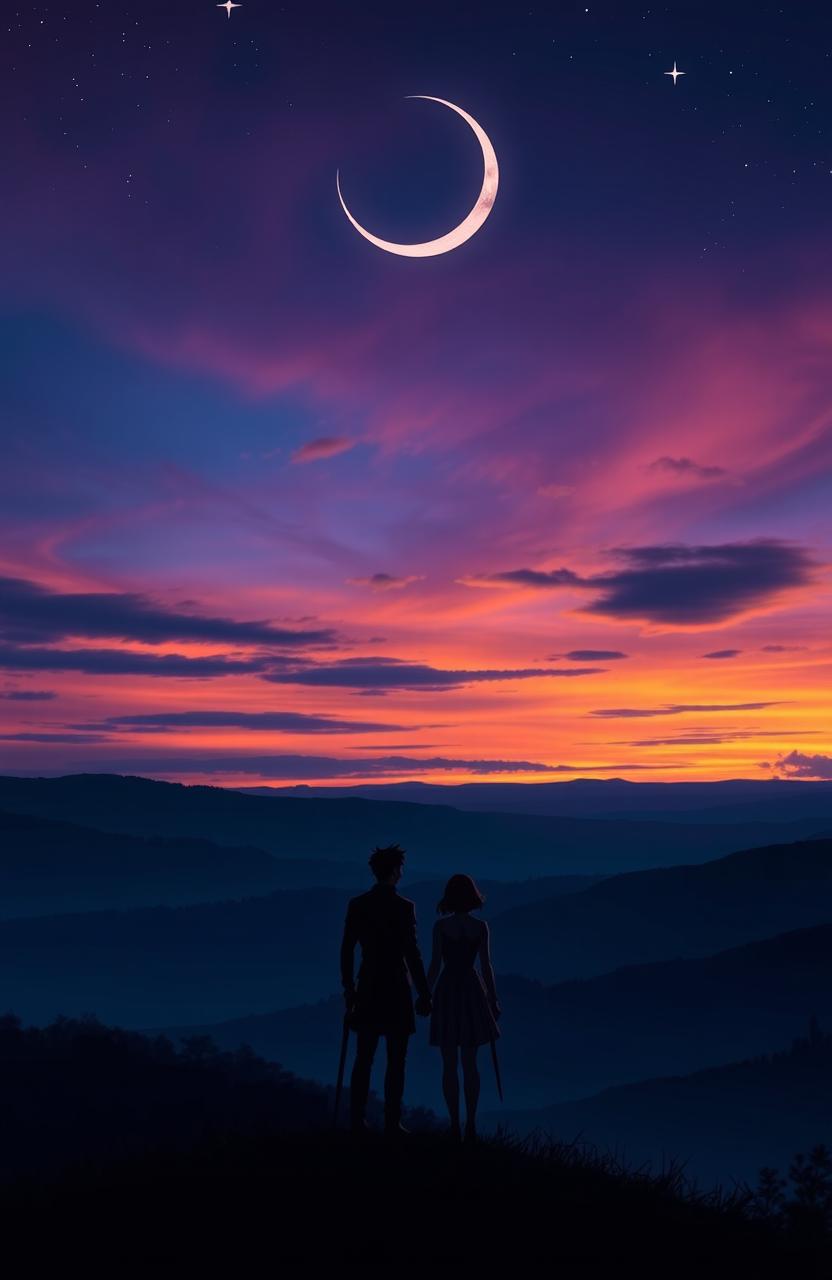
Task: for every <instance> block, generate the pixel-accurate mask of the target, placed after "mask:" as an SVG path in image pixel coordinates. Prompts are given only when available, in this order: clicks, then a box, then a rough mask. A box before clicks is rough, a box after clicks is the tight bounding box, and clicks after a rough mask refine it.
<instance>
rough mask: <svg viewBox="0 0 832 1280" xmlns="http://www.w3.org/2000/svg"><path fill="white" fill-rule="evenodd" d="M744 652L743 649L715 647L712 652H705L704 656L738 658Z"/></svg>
mask: <svg viewBox="0 0 832 1280" xmlns="http://www.w3.org/2000/svg"><path fill="white" fill-rule="evenodd" d="M741 653H742V649H713V650H712V651H711V652H710V653H703V654H702V657H703V658H738V657H739V656H740V654H741Z"/></svg>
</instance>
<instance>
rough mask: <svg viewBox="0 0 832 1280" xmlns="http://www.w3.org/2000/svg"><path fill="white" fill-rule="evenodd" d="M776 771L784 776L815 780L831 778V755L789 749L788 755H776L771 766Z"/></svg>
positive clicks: (767, 766)
mask: <svg viewBox="0 0 832 1280" xmlns="http://www.w3.org/2000/svg"><path fill="white" fill-rule="evenodd" d="M763 767H764V768H773V769H774V771H775V772H776V773H779V774H782V776H783V777H786V778H813V779H815V780H817V781H830V780H832V756H824V755H815V756H807V755H804V753H803V752H802V751H790V752H789V753H788V755H785V756H778V758H777V760H776V761H775V763H774V765H773V766H769V765H764V766H763Z"/></svg>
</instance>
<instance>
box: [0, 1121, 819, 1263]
mask: <svg viewBox="0 0 832 1280" xmlns="http://www.w3.org/2000/svg"><path fill="white" fill-rule="evenodd" d="M0 1212H2V1224H0V1225H2V1229H3V1233H4V1238H5V1239H6V1240H8V1239H9V1238H10V1233H13V1236H14V1238H15V1239H16V1240H17V1241H20V1242H25V1244H26V1255H27V1260H28V1264H29V1273H30V1274H35V1273H37V1272H38V1271H39V1270H40V1268H41V1267H42V1266H43V1265H44V1264H50V1265H55V1264H56V1263H59V1262H61V1263H63V1264H64V1265H66V1264H67V1263H69V1262H73V1263H75V1264H77V1263H78V1262H83V1263H84V1264H85V1273H86V1274H87V1275H91V1274H99V1273H100V1274H105V1273H106V1274H112V1275H118V1274H123V1273H124V1270H125V1268H127V1267H129V1266H138V1267H139V1268H140V1269H142V1270H143V1271H146V1272H147V1273H149V1272H150V1271H151V1269H152V1270H153V1271H155V1272H158V1269H159V1266H160V1265H161V1264H164V1268H165V1269H167V1268H173V1267H175V1268H176V1269H177V1273H181V1274H184V1275H188V1276H191V1275H198V1274H200V1273H204V1274H210V1273H212V1271H214V1270H215V1269H220V1268H221V1269H223V1270H226V1269H228V1268H229V1267H231V1266H233V1268H234V1271H235V1274H236V1273H239V1269H240V1268H243V1267H244V1268H245V1269H247V1270H248V1269H251V1268H253V1267H255V1266H256V1267H257V1269H258V1270H262V1267H263V1265H264V1264H267V1265H269V1266H270V1267H271V1266H275V1265H277V1264H279V1263H280V1262H281V1261H282V1260H298V1261H306V1262H311V1261H319V1262H328V1263H331V1264H334V1265H337V1264H338V1262H339V1261H341V1262H345V1263H349V1262H362V1263H367V1262H378V1263H384V1264H387V1266H388V1268H390V1267H391V1266H393V1265H395V1264H398V1265H396V1269H397V1270H398V1269H405V1268H406V1266H407V1265H408V1264H410V1263H418V1264H428V1263H429V1262H436V1261H440V1260H442V1261H444V1260H449V1261H450V1260H468V1261H470V1262H499V1263H502V1264H504V1265H505V1264H506V1263H509V1262H512V1261H520V1262H522V1261H532V1260H541V1261H547V1262H549V1263H551V1264H552V1265H553V1266H559V1267H560V1266H567V1267H568V1268H569V1269H570V1271H571V1270H572V1269H573V1268H574V1269H577V1268H578V1267H579V1266H580V1268H581V1270H582V1273H583V1274H587V1271H586V1268H588V1267H589V1268H591V1269H592V1270H593V1273H596V1272H597V1273H598V1274H600V1270H601V1268H603V1269H604V1271H605V1272H606V1271H611V1270H613V1269H614V1270H615V1271H616V1272H617V1271H618V1270H620V1268H621V1267H622V1266H623V1265H625V1264H626V1265H627V1266H629V1267H633V1268H635V1269H637V1270H638V1271H641V1273H642V1274H650V1275H652V1274H656V1275H659V1274H662V1275H669V1276H688V1275H690V1276H693V1275H701V1274H702V1269H703V1268H704V1267H707V1268H709V1269H710V1271H711V1272H712V1273H715V1274H716V1275H719V1276H722V1275H726V1276H727V1275H730V1274H732V1273H734V1272H735V1271H736V1272H738V1273H741V1274H742V1275H748V1276H753V1277H762V1276H766V1277H768V1276H783V1277H787V1276H788V1277H789V1278H790V1280H791V1277H802V1276H816V1275H817V1276H821V1275H826V1276H828V1275H830V1274H832V1251H830V1247H829V1241H828V1237H825V1236H824V1235H823V1234H822V1233H817V1234H816V1235H814V1236H813V1234H812V1232H811V1230H806V1229H805V1227H804V1229H802V1230H801V1231H800V1232H795V1231H791V1232H790V1231H788V1230H784V1228H783V1224H782V1222H781V1221H780V1220H779V1219H777V1218H775V1217H774V1216H770V1217H767V1218H757V1219H755V1218H754V1217H753V1216H751V1215H750V1214H749V1212H748V1204H747V1202H746V1200H745V1198H744V1197H743V1196H742V1195H741V1194H740V1193H736V1194H725V1193H723V1192H722V1191H721V1190H720V1191H717V1192H714V1191H709V1192H705V1193H699V1192H697V1191H696V1190H695V1189H692V1188H691V1187H690V1186H689V1185H688V1184H687V1183H686V1181H685V1179H684V1176H683V1173H682V1171H681V1170H680V1169H679V1168H677V1167H674V1166H671V1167H670V1168H669V1169H667V1170H665V1171H663V1172H661V1173H658V1174H656V1173H643V1172H640V1171H638V1170H627V1169H624V1168H622V1167H621V1166H619V1165H618V1164H617V1162H616V1161H614V1160H613V1159H612V1158H611V1157H609V1156H608V1155H601V1156H599V1155H594V1154H593V1153H592V1152H591V1151H590V1152H588V1151H587V1150H586V1149H583V1148H580V1147H579V1146H577V1145H576V1144H569V1143H559V1142H554V1141H552V1140H550V1139H547V1138H544V1137H540V1136H538V1137H532V1138H526V1139H522V1140H521V1139H517V1138H514V1137H512V1136H511V1135H509V1134H506V1133H498V1134H497V1135H495V1136H493V1137H488V1138H481V1139H480V1140H479V1141H477V1142H476V1143H474V1144H472V1145H471V1146H470V1147H468V1146H461V1147H460V1146H454V1145H453V1144H451V1142H450V1141H449V1139H448V1138H447V1137H446V1136H445V1135H444V1133H442V1132H437V1131H430V1130H425V1131H422V1132H414V1133H412V1134H411V1135H410V1136H409V1137H407V1138H403V1139H400V1140H398V1141H394V1142H390V1141H386V1140H385V1139H384V1138H383V1137H382V1136H381V1134H378V1133H374V1134H371V1135H370V1136H369V1137H368V1138H367V1139H365V1140H364V1141H363V1142H360V1143H356V1142H355V1141H354V1140H353V1139H351V1137H350V1135H349V1134H348V1133H346V1132H344V1131H340V1130H339V1131H337V1132H332V1131H319V1132H307V1133H281V1134H274V1133H273V1134H270V1135H266V1136H262V1137H258V1136H252V1135H239V1134H238V1135H222V1134H216V1135H214V1136H211V1137H208V1138H206V1139H205V1140H203V1141H202V1142H200V1143H198V1144H197V1145H195V1146H194V1147H193V1148H192V1149H191V1150H189V1151H185V1152H183V1151H178V1152H170V1151H167V1150H164V1149H162V1148H158V1149H155V1150H150V1151H147V1152H145V1153H143V1154H142V1155H140V1156H138V1157H136V1156H132V1157H130V1158H129V1159H126V1160H122V1161H120V1162H116V1163H107V1164H101V1165H94V1164H92V1163H90V1162H86V1163H79V1164H78V1165H77V1166H76V1167H75V1168H74V1169H72V1170H71V1171H67V1172H65V1173H63V1174H62V1175H60V1176H59V1177H55V1178H51V1179H40V1180H39V1179H36V1178H28V1179H21V1180H19V1181H18V1182H17V1183H15V1184H12V1185H10V1186H9V1187H7V1188H5V1189H4V1190H3V1192H2V1193H0ZM99 1267H100V1272H99V1270H98V1269H97V1268H99Z"/></svg>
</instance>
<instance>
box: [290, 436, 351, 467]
mask: <svg viewBox="0 0 832 1280" xmlns="http://www.w3.org/2000/svg"><path fill="white" fill-rule="evenodd" d="M354 447H355V441H354V440H347V439H346V437H344V436H318V438H317V439H316V440H309V441H308V442H307V443H306V444H302V445H301V446H300V447H299V448H298V449H295V451H294V453H293V454H292V462H317V461H318V460H319V459H320V458H334V457H336V456H337V455H338V454H339V453H346V452H347V450H348V449H352V448H354Z"/></svg>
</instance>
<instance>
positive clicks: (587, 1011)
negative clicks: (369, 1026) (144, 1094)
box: [164, 924, 832, 1114]
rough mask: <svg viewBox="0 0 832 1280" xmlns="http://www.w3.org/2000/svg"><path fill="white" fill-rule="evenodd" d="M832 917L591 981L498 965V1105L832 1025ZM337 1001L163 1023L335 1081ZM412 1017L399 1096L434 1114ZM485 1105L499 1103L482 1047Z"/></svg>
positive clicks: (427, 1050) (546, 1099)
mask: <svg viewBox="0 0 832 1280" xmlns="http://www.w3.org/2000/svg"><path fill="white" fill-rule="evenodd" d="M830 974H832V924H825V925H818V926H816V927H815V928H812V929H800V930H796V931H793V932H789V933H785V934H780V935H778V936H776V937H774V938H770V939H767V940H766V941H764V942H755V943H751V944H748V945H746V946H742V947H733V948H730V949H729V950H726V951H721V952H719V953H718V954H716V955H714V956H708V957H705V958H699V959H695V960H668V961H664V962H662V963H658V964H650V965H631V966H626V967H624V968H621V969H617V970H615V971H614V972H612V973H607V974H603V975H602V976H600V977H596V978H588V979H583V980H579V981H574V982H563V983H558V984H557V985H555V986H548V987H547V986H544V985H543V984H542V983H539V982H532V981H529V980H528V979H525V978H520V977H516V976H510V975H505V974H501V973H500V972H499V970H498V973H497V990H498V994H499V996H500V1001H501V1004H502V1007H503V1014H502V1017H501V1019H500V1028H501V1036H500V1040H499V1046H498V1047H499V1055H500V1061H501V1064H502V1071H503V1083H504V1090H505V1106H506V1109H509V1108H510V1109H511V1110H516V1109H518V1108H523V1109H527V1108H531V1107H542V1106H547V1105H550V1104H552V1103H555V1102H562V1101H569V1100H572V1099H575V1098H581V1097H586V1096H587V1094H589V1093H592V1092H594V1091H596V1090H599V1089H603V1088H607V1087H609V1086H611V1085H622V1084H629V1083H636V1082H638V1081H641V1080H644V1079H646V1078H648V1077H654V1076H657V1075H669V1074H687V1073H690V1072H693V1071H698V1070H701V1069H704V1068H707V1067H712V1066H713V1065H714V1064H715V1063H725V1062H733V1061H735V1060H737V1059H742V1058H746V1057H749V1056H752V1055H755V1054H761V1053H769V1052H771V1051H772V1050H774V1049H776V1048H777V1047H778V1046H779V1045H782V1044H784V1043H787V1042H788V1039H789V1037H790V1036H791V1035H792V1034H793V1032H794V1028H795V1026H800V1025H805V1023H806V1021H807V1019H808V1018H809V1017H810V1016H811V1015H812V1014H813V1013H816V1014H817V1016H818V1018H819V1019H820V1021H821V1024H828V1023H829V1022H830V1021H832V982H830ZM342 1015H343V1004H342V1001H341V1000H340V998H338V997H331V998H330V999H325V1000H320V1001H318V1002H317V1003H315V1004H307V1005H302V1006H299V1007H297V1008H293V1009H283V1010H280V1011H278V1012H275V1013H271V1014H268V1013H267V1014H261V1015H259V1016H254V1017H245V1018H237V1019H233V1020H230V1021H227V1022H224V1023H219V1024H212V1025H207V1026H199V1027H197V1028H195V1027H190V1026H184V1027H183V1026H180V1027H166V1028H164V1030H165V1031H167V1032H169V1033H170V1034H171V1035H180V1034H191V1033H193V1032H194V1031H198V1032H199V1033H205V1034H210V1035H211V1036H213V1037H214V1038H215V1039H216V1041H217V1043H218V1044H220V1045H222V1046H223V1047H224V1048H234V1047H235V1046H236V1045H239V1044H240V1043H243V1042H246V1043H248V1044H250V1045H251V1046H252V1048H253V1049H255V1051H256V1052H258V1053H260V1054H262V1055H263V1056H264V1057H266V1058H276V1059H278V1060H279V1061H281V1062H284V1063H286V1065H287V1066H288V1067H290V1069H291V1070H293V1071H296V1072H297V1073H299V1074H302V1075H306V1076H309V1077H311V1078H313V1079H316V1080H320V1081H322V1082H326V1081H331V1080H334V1078H335V1071H336V1066H337V1052H338V1043H339V1035H340V1029H341V1020H342ZM427 1039H428V1037H427V1023H426V1020H422V1019H417V1030H416V1035H415V1036H414V1037H413V1038H412V1041H411V1046H410V1049H409V1053H408V1062H407V1098H408V1101H409V1102H410V1103H414V1102H419V1103H421V1104H423V1105H425V1106H429V1107H432V1108H433V1109H434V1110H436V1111H437V1112H438V1113H439V1114H442V1113H443V1100H442V1093H441V1079H440V1077H441V1059H440V1055H439V1050H438V1049H436V1048H434V1047H432V1046H430V1045H429V1044H428V1043H427ZM480 1070H481V1075H482V1087H483V1093H482V1101H481V1106H482V1108H483V1110H487V1109H493V1108H494V1107H495V1106H496V1103H497V1099H496V1092H495V1088H494V1081H493V1075H492V1072H491V1067H490V1064H489V1061H488V1054H487V1052H486V1051H485V1050H483V1051H481V1053H480Z"/></svg>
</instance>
